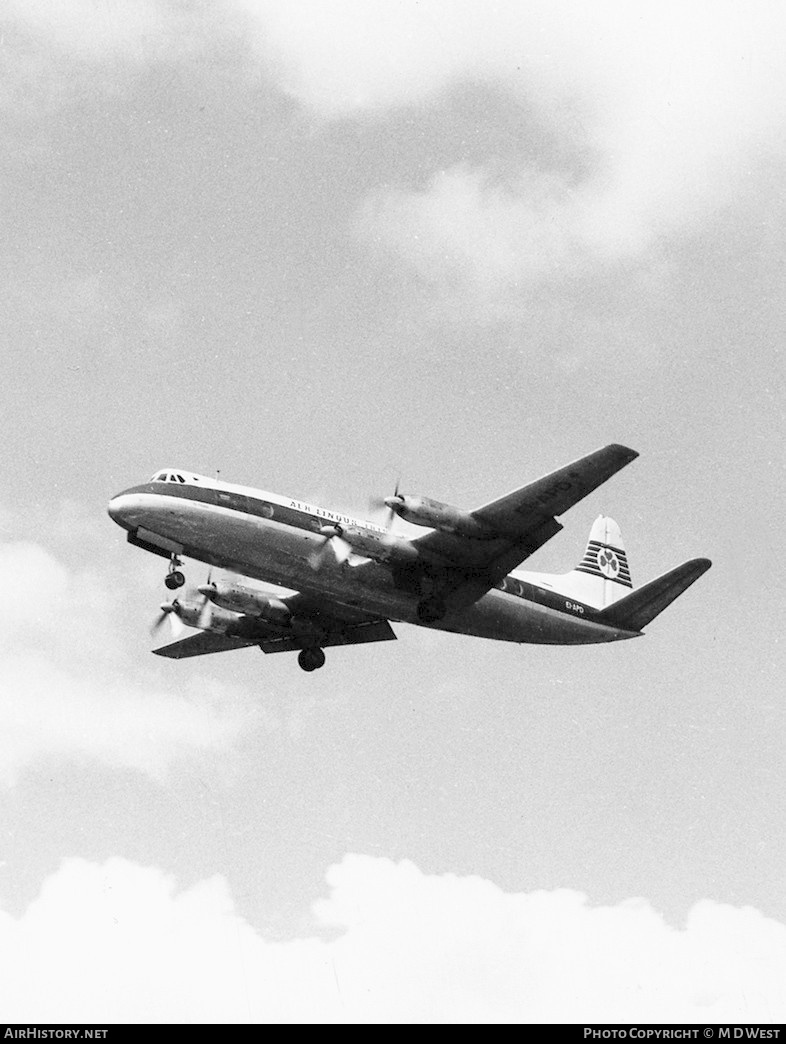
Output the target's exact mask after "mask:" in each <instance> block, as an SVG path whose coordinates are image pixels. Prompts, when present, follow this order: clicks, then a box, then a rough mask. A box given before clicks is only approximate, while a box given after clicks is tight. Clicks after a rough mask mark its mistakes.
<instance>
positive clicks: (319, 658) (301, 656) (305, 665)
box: [297, 649, 325, 671]
mask: <svg viewBox="0 0 786 1044" xmlns="http://www.w3.org/2000/svg"><path fill="white" fill-rule="evenodd" d="M297 662H298V667H300V668H301V670H304V671H316V670H319V668H320V667H322V666H324V663H325V654H324V653H323V652H322V650H321V649H302V650H301V651H300V652H299V653H298V657H297Z"/></svg>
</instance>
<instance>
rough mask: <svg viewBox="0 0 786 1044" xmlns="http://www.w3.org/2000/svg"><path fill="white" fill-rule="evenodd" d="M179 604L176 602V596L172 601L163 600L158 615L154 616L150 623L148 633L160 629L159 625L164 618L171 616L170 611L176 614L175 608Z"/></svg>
mask: <svg viewBox="0 0 786 1044" xmlns="http://www.w3.org/2000/svg"><path fill="white" fill-rule="evenodd" d="M179 604H180V603H179V602H178V600H177V599H176V598H175V599H174V601H172V602H164V603H163V605H162V606H161V613H160V615H159V616H157V617H156V618H155V620H154V621H153V624H152V626H151V628H150V633H151V634H155V633H156V632H157V631H159V630H160V629H161V625H162V624H163V622H164V620H166V618H167V617H168V616H171V614H172V613H174V614H175V615H177V608H178V605H179Z"/></svg>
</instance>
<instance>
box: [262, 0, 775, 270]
mask: <svg viewBox="0 0 786 1044" xmlns="http://www.w3.org/2000/svg"><path fill="white" fill-rule="evenodd" d="M243 6H244V7H245V8H246V10H247V11H248V12H249V13H250V14H251V15H252V16H253V17H252V22H251V24H252V25H255V26H256V28H257V33H256V41H257V47H258V49H259V52H260V54H261V55H262V57H263V59H264V61H265V62H266V63H267V64H268V65H269V66H270V67H271V68H272V69H274V70H275V72H276V74H277V77H278V82H279V85H280V86H281V87H282V89H284V90H286V91H288V92H289V93H290V94H292V95H293V96H294V97H296V98H298V99H299V100H300V101H301V102H302V103H303V104H304V105H307V106H309V107H311V108H312V109H314V110H315V111H316V112H318V113H321V114H322V115H323V116H326V117H330V118H335V117H342V116H347V115H354V114H359V113H377V114H383V113H384V112H385V111H386V110H387V109H388V108H390V107H392V106H403V105H423V104H426V103H427V102H428V101H429V99H433V98H434V97H435V96H436V95H438V94H439V92H441V91H444V90H445V89H446V88H447V87H449V86H450V85H451V84H453V83H456V82H458V81H460V80H465V81H476V82H486V83H492V84H494V85H495V86H497V87H498V88H500V89H502V90H504V91H506V92H507V93H508V94H509V95H510V96H511V97H512V98H514V99H518V100H519V101H520V103H521V104H522V131H521V140H520V142H519V143H518V145H519V152H520V159H519V161H518V171H517V173H515V174H513V175H511V173H510V170H509V159H508V161H506V168H505V178H504V181H503V180H501V178H500V170H499V169H498V164H497V159H496V157H495V156H494V155H489V156H488V158H487V159H486V160H482V161H480V162H476V163H475V165H474V166H470V165H468V164H466V163H465V164H460V165H457V166H454V167H452V168H450V169H448V170H437V171H434V172H433V178H432V180H431V183H430V184H429V185H428V186H427V187H425V188H418V189H416V190H413V189H412V188H411V187H410V186H407V185H402V186H400V187H395V186H394V187H392V188H384V189H382V190H380V192H379V193H378V194H377V195H376V196H375V198H374V199H373V200H372V202H371V205H370V206H368V207H367V208H366V209H365V211H364V222H363V225H364V231H365V234H366V235H367V236H368V237H369V238H370V239H372V240H374V241H376V242H381V243H382V244H383V245H387V246H388V247H390V248H392V249H393V250H394V251H396V252H398V253H400V254H401V255H403V256H404V257H405V258H406V259H407V260H408V261H410V262H411V263H412V264H414V265H415V266H416V267H417V268H419V269H420V270H421V271H422V273H423V274H424V275H425V276H426V277H427V278H429V279H433V280H443V281H445V282H447V283H448V284H450V283H451V282H456V281H458V282H459V283H462V284H467V283H472V282H474V283H476V284H477V285H479V287H480V288H483V289H488V287H489V284H490V283H499V284H501V285H500V288H501V289H504V286H505V284H509V283H511V282H515V281H517V280H521V279H529V278H531V277H533V276H536V275H546V276H548V275H549V274H551V273H553V272H554V271H555V269H564V270H568V271H575V270H576V269H578V270H582V269H583V268H584V267H585V265H586V263H587V261H588V260H590V261H593V262H597V261H598V260H600V261H607V260H612V261H613V260H617V259H619V258H624V257H629V256H634V255H636V254H638V253H639V252H640V251H641V250H642V249H644V248H646V247H647V246H648V245H650V244H651V243H652V242H653V241H654V240H656V239H657V238H658V237H659V236H661V235H663V234H668V233H670V232H671V231H672V230H673V229H674V228H677V227H680V226H681V225H682V224H683V223H685V222H686V221H690V220H692V219H693V218H694V217H696V216H697V215H701V214H703V213H705V212H707V211H708V210H709V209H712V208H714V207H717V206H719V205H722V204H724V203H726V202H728V201H729V200H730V199H732V198H733V196H734V193H735V192H738V191H740V190H741V189H742V188H743V187H744V184H745V180H746V178H747V177H748V176H749V172H750V171H749V168H750V166H751V163H752V164H753V165H754V166H755V165H756V164H757V163H760V162H761V156H762V155H763V154H764V155H766V154H767V153H768V152H769V151H770V150H773V149H775V150H778V151H779V152H780V153H782V152H783V145H782V141H781V139H782V135H781V134H780V129H779V128H780V126H781V125H782V121H783V117H784V110H785V109H786V104H785V102H786V67H784V64H783V62H782V61H781V60H780V55H781V54H782V52H783V47H784V42H786V41H785V39H784V38H785V37H786V31H785V30H786V14H784V12H783V10H782V8H781V7H780V6H779V5H775V4H772V3H769V2H767V0H759V2H753V3H751V4H746V5H744V6H741V5H739V4H736V3H732V2H720V3H719V2H710V0H697V2H693V3H690V4H685V3H682V2H679V0H666V2H665V3H664V2H658V3H655V2H654V0H652V2H649V0H648V2H641V3H636V4H631V3H629V2H625V0H603V2H601V3H595V4H591V5H588V4H585V3H580V2H578V0H562V2H558V3H556V4H555V3H553V2H546V0H542V2H534V3H528V4H521V3H519V2H518V0H502V2H500V3H497V4H495V5H493V7H492V8H489V6H488V5H485V4H481V3H477V2H471V0H467V2H463V3H456V2H455V0H403V2H401V3H397V4H395V5H391V4H389V3H387V2H386V0H378V2H376V3H374V2H369V0H363V2H361V0H336V2H333V3H325V2H323V0H304V2H301V3H299V4H296V5H293V4H289V3H287V4H284V3H282V2H280V0H278V2H274V0H244V2H243ZM525 113H526V116H525ZM532 114H534V116H535V118H536V119H537V120H538V121H539V123H540V124H541V125H542V127H543V129H544V130H545V132H546V133H550V134H551V135H552V136H553V138H554V140H555V142H556V143H557V144H559V145H561V146H563V147H564V146H568V147H569V148H570V149H571V150H572V152H573V154H574V155H576V156H578V157H579V160H577V163H576V167H575V169H572V170H565V169H564V168H562V169H544V168H543V165H542V158H540V159H539V160H538V161H537V162H536V161H535V160H534V159H533V156H532V147H531V143H530V142H529V141H528V140H527V134H526V128H527V126H528V122H527V121H528V119H530V120H531V118H532ZM513 149H514V151H515V146H513Z"/></svg>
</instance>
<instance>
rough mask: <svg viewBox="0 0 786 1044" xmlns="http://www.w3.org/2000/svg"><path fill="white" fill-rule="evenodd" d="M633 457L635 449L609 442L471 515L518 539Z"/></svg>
mask: <svg viewBox="0 0 786 1044" xmlns="http://www.w3.org/2000/svg"><path fill="white" fill-rule="evenodd" d="M636 457H638V453H637V452H636V451H635V450H632V449H628V447H627V446H620V445H618V444H617V443H612V444H611V445H609V446H604V447H603V448H602V449H599V450H595V452H594V453H588V454H587V455H586V456H585V457H580V458H579V459H578V460H574V461H573V463H572V464H566V465H565V467H563V468H558V469H557V470H556V471H552V472H550V473H549V474H548V475H544V476H543V478H540V479H537V480H536V481H535V482H530V483H529V484H528V485H526V486H522V487H521V489H516V490H514V491H513V492H512V493H508V494H507V495H506V496H504V497H500V498H499V500H493V501H491V503H489V504H484V505H483V507H479V508H477V509H476V510H475V511H473V512H472V515H473V516H474V517H475V518H477V519H478V520H479V521H481V522H486V523H488V524H490V525H491V526H492V527H493V528H494V529H495V530H496V531H497V532H499V533H501V534H504V535H505V536H509V537H512V538H513V539H516V538H520V537H522V536H525V535H526V534H527V533H529V531H530V530H531V529H536V528H537V527H538V526H540V525H541V524H542V523H543V522H544V521H545V520H546V519H549V518H555V517H556V516H557V515H562V514H564V512H566V511H567V510H568V508H571V507H573V505H574V504H578V502H579V501H580V500H583V499H584V497H586V496H587V494H588V493H591V492H592V491H593V490H594V489H597V488H598V486H600V485H601V484H602V483H604V482H605V481H606V480H607V479H610V478H611V476H612V475H614V474H616V473H617V472H618V471H619V470H620V469H621V468H624V467H625V465H626V464H630V462H631V461H632V460H635V459H636Z"/></svg>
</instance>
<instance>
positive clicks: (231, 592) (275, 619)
mask: <svg viewBox="0 0 786 1044" xmlns="http://www.w3.org/2000/svg"><path fill="white" fill-rule="evenodd" d="M199 590H200V592H201V593H202V594H204V595H206V596H207V598H209V599H210V601H211V602H213V603H214V604H215V605H218V606H220V607H221V608H222V609H229V610H230V612H233V613H241V614H244V615H246V616H255V617H258V618H260V619H262V620H267V621H268V622H269V623H272V624H276V625H277V626H278V627H288V626H289V624H290V621H291V619H292V613H291V611H290V609H289V607H288V606H287V605H286V603H285V602H283V601H282V600H281V599H280V598H276V597H275V595H270V594H265V592H263V591H255V590H254V589H253V588H252V587H243V586H242V585H241V584H207V585H205V586H204V587H200V588H199Z"/></svg>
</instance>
